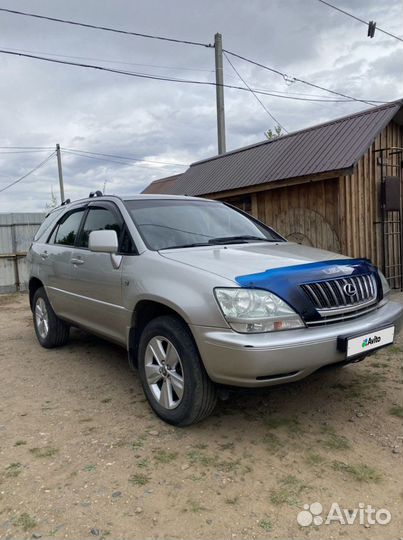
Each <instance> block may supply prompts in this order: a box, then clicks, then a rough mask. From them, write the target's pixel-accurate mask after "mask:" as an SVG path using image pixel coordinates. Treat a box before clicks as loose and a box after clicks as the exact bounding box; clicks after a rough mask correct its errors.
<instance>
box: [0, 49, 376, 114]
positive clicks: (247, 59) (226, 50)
mask: <svg viewBox="0 0 403 540" xmlns="http://www.w3.org/2000/svg"><path fill="white" fill-rule="evenodd" d="M0 52H1V51H0ZM223 52H226V53H227V54H229V55H231V56H234V57H235V58H239V59H241V60H244V61H245V62H249V63H250V64H253V65H255V66H258V67H260V68H263V69H267V70H268V71H270V72H271V73H275V74H276V75H280V76H281V77H283V79H284V80H285V81H291V82H300V83H303V84H306V85H308V86H312V88H317V89H319V90H323V91H325V92H330V93H331V94H335V95H337V96H341V97H344V98H347V99H349V100H352V101H357V102H359V103H365V104H366V105H371V106H372V107H376V105H374V103H373V102H372V101H367V100H365V99H359V98H355V97H352V96H349V95H347V94H342V93H341V92H336V91H335V90H330V89H329V88H325V87H324V86H319V85H318V84H314V83H311V82H308V81H304V80H303V79H299V78H298V77H290V76H289V75H287V74H286V73H283V72H281V71H279V70H278V69H274V68H271V67H269V66H265V65H264V64H261V63H260V62H256V61H255V60H251V59H250V58H247V57H246V56H242V55H240V54H237V53H234V52H232V51H229V50H228V49H223ZM256 93H259V92H256Z"/></svg>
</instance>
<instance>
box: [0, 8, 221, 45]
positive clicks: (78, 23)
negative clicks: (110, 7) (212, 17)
mask: <svg viewBox="0 0 403 540" xmlns="http://www.w3.org/2000/svg"><path fill="white" fill-rule="evenodd" d="M0 11H4V12H6V13H12V14H13V15H23V16H25V17H34V18H35V19H43V20H46V21H52V22H58V23H63V24H71V25H73V26H82V27H84V28H92V29H93V30H104V31H106V32H114V33H116V34H125V35H127V36H135V37H142V38H149V39H157V40H160V41H169V42H171V43H182V44H184V45H195V46H198V47H208V48H210V47H213V45H211V44H210V43H201V42H199V41H189V40H186V39H176V38H170V37H165V36H157V35H154V34H143V33H140V32H130V31H128V30H121V29H118V28H110V27H108V26H99V25H95V24H89V23H82V22H78V21H71V20H68V19H58V18H56V17H48V16H46V15H38V14H37V13H27V12H25V11H16V10H14V9H6V8H0Z"/></svg>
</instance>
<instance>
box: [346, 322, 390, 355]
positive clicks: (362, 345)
mask: <svg viewBox="0 0 403 540" xmlns="http://www.w3.org/2000/svg"><path fill="white" fill-rule="evenodd" d="M394 337H395V327H394V326H387V327H384V328H379V329H377V330H372V331H370V332H367V333H365V334H359V335H354V336H341V337H339V338H338V340H337V348H338V350H339V351H341V352H344V353H345V355H346V358H354V357H357V356H362V355H364V354H367V353H368V352H370V351H373V350H375V349H381V348H382V347H386V346H387V345H391V344H392V343H393V340H394Z"/></svg>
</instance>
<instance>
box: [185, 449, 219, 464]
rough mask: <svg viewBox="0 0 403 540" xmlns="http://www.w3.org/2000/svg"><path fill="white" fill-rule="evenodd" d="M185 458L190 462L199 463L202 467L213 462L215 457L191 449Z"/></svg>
mask: <svg viewBox="0 0 403 540" xmlns="http://www.w3.org/2000/svg"><path fill="white" fill-rule="evenodd" d="M187 458H188V460H189V461H190V463H192V464H199V465H202V466H203V467H210V466H211V465H213V464H214V463H215V461H216V460H215V458H213V457H211V456H206V455H205V454H203V453H202V452H200V451H199V450H191V451H190V452H188V453H187Z"/></svg>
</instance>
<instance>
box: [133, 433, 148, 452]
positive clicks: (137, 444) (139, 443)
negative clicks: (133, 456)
mask: <svg viewBox="0 0 403 540" xmlns="http://www.w3.org/2000/svg"><path fill="white" fill-rule="evenodd" d="M144 441H145V435H142V436H141V437H139V438H138V439H136V440H135V441H133V442H132V448H133V450H138V449H139V448H143V446H144Z"/></svg>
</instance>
